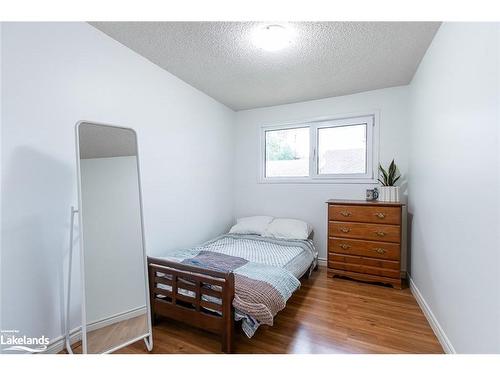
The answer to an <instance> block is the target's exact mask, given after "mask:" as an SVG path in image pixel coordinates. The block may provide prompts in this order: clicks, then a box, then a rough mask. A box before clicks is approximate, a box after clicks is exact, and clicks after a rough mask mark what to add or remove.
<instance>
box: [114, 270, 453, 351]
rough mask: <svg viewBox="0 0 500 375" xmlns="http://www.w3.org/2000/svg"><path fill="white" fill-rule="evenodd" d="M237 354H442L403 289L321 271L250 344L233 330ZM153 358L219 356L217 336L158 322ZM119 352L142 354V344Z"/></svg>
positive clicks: (431, 333) (407, 291)
mask: <svg viewBox="0 0 500 375" xmlns="http://www.w3.org/2000/svg"><path fill="white" fill-rule="evenodd" d="M236 332H237V333H236V340H235V348H236V350H235V351H236V353H330V354H335V353H442V352H443V351H442V348H441V346H440V345H439V342H438V341H437V339H436V337H435V336H434V333H433V332H432V330H431V328H430V326H429V324H428V322H427V320H426V319H425V317H424V315H423V313H422V311H421V310H420V308H419V306H418V305H417V303H416V301H415V299H414V298H413V296H412V294H411V292H410V290H409V289H408V288H406V289H403V290H396V289H392V288H390V287H384V286H378V285H372V284H366V283H361V282H356V281H352V280H344V279H339V278H335V279H333V278H327V275H326V268H323V267H320V269H319V270H318V271H316V272H314V273H313V275H312V277H311V278H310V279H306V280H302V287H301V288H300V290H298V291H297V292H296V293H295V294H294V295H293V296H292V298H290V300H289V301H288V303H287V307H286V308H285V309H284V310H283V311H281V312H280V313H279V314H278V316H277V317H276V319H275V322H274V326H273V327H266V326H262V327H260V328H259V330H258V331H257V333H256V334H255V336H254V337H253V338H252V339H248V338H247V337H246V336H245V335H244V334H243V332H242V331H241V329H240V327H239V326H237V329H236ZM153 338H154V350H153V353H220V341H219V339H218V337H216V336H215V335H212V334H210V333H206V332H203V331H200V330H197V329H194V328H191V327H188V326H185V325H184V324H182V323H176V322H172V321H168V320H165V319H163V320H160V321H159V323H158V324H157V325H156V326H154V328H153ZM118 353H147V350H146V347H145V344H144V342H143V341H139V342H136V343H134V344H132V345H129V346H128V347H126V348H123V349H121V350H120V351H118Z"/></svg>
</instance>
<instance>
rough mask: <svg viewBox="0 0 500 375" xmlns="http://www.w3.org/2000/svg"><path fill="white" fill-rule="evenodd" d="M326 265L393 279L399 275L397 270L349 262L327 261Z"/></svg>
mask: <svg viewBox="0 0 500 375" xmlns="http://www.w3.org/2000/svg"><path fill="white" fill-rule="evenodd" d="M328 267H330V268H333V269H337V270H342V271H350V272H357V273H362V274H368V275H375V276H384V277H390V278H393V279H397V278H400V277H401V276H400V271H399V270H391V269H386V268H379V267H371V266H365V265H362V264H351V263H343V262H334V261H329V262H328Z"/></svg>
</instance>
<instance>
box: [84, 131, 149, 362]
mask: <svg viewBox="0 0 500 375" xmlns="http://www.w3.org/2000/svg"><path fill="white" fill-rule="evenodd" d="M77 142H78V157H79V172H80V207H79V211H80V224H81V246H82V248H83V253H82V254H83V257H82V261H83V269H82V271H83V287H84V288H83V290H84V301H83V322H84V324H83V330H82V331H83V332H82V333H83V340H82V345H83V352H87V353H106V352H110V351H113V350H116V349H118V348H120V347H122V346H124V345H126V344H129V343H131V342H133V341H136V340H139V339H142V338H145V340H146V343H147V345H148V347H149V346H150V345H151V341H149V342H148V341H147V340H150V339H151V323H150V316H149V300H148V293H147V273H146V268H145V249H144V239H143V219H142V203H141V187H140V175H139V162H138V151H137V139H136V133H135V132H134V131H133V130H132V129H128V128H121V127H115V126H108V125H101V124H95V123H88V122H81V123H79V124H77Z"/></svg>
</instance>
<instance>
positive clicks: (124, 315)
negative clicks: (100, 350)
mask: <svg viewBox="0 0 500 375" xmlns="http://www.w3.org/2000/svg"><path fill="white" fill-rule="evenodd" d="M146 311H147V310H146V307H138V308H135V309H132V310H129V311H125V312H121V313H118V314H115V315H111V316H108V317H106V318H104V319H100V320H98V321H94V322H92V323H90V324H88V326H87V331H88V332H90V331H94V330H96V329H99V328H102V327H106V326H108V325H110V324H114V323H118V322H121V321H122V320H127V319H132V318H135V317H136V316H139V315H142V314H145V313H146ZM69 337H70V339H69V342H70V344H71V345H73V344H75V343H77V342H78V341H81V339H82V332H81V326H79V327H76V328H73V329H72V330H71V331H70V333H69ZM63 349H65V337H64V336H63V335H61V336H59V337H56V338H55V339H54V340H52V341H51V342H50V344H49V345H48V347H47V350H46V351H45V352H44V354H57V353H59V352H60V351H61V350H63Z"/></svg>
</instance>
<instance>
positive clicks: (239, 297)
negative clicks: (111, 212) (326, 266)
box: [161, 234, 317, 337]
mask: <svg viewBox="0 0 500 375" xmlns="http://www.w3.org/2000/svg"><path fill="white" fill-rule="evenodd" d="M161 258H164V259H167V260H170V261H175V262H179V263H183V264H188V265H193V266H197V267H202V268H206V269H212V270H217V271H223V272H233V273H234V277H235V296H234V300H233V306H234V308H235V319H236V320H242V328H243V331H244V332H245V334H246V335H247V336H248V337H252V336H253V335H254V333H255V331H256V330H257V328H258V327H259V326H260V325H261V324H266V325H270V326H272V325H273V320H274V317H275V316H276V314H277V313H278V312H279V311H281V310H282V309H283V308H284V307H285V305H286V302H287V300H288V299H289V298H290V297H291V295H292V293H293V292H294V291H295V290H297V289H298V288H299V287H300V281H299V278H300V277H301V276H302V275H303V274H304V273H306V272H309V271H310V270H312V269H313V268H314V267H315V266H316V262H317V252H316V250H315V249H314V246H313V244H312V241H310V240H305V241H303V240H280V239H273V238H266V237H261V236H253V235H231V234H226V235H222V236H220V237H217V238H215V239H213V240H211V241H208V242H206V243H204V244H203V245H201V246H198V247H195V248H191V249H182V250H174V251H170V252H168V253H166V254H163V255H162V256H161ZM207 298H208V297H207ZM212 302H216V303H217V302H218V303H220V301H212Z"/></svg>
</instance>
